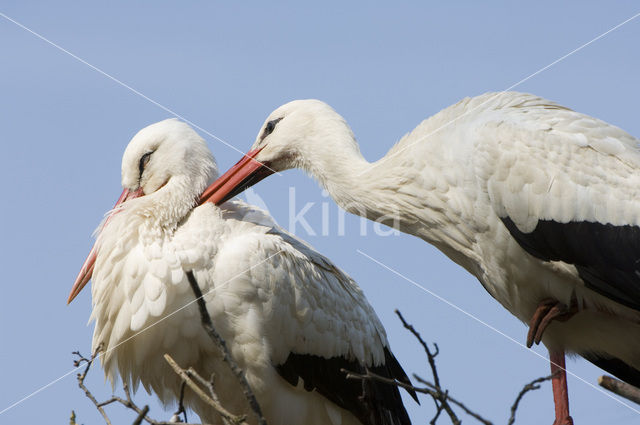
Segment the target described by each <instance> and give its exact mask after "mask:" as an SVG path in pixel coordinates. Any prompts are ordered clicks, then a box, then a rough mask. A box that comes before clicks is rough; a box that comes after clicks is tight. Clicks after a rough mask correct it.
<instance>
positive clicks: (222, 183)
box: [200, 148, 273, 205]
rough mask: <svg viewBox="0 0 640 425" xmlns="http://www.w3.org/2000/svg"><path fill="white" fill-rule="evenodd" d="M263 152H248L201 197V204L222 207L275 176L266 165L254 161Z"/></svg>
mask: <svg viewBox="0 0 640 425" xmlns="http://www.w3.org/2000/svg"><path fill="white" fill-rule="evenodd" d="M261 150H262V148H259V149H254V150H252V151H249V152H247V153H246V154H245V156H243V157H242V159H241V160H240V161H238V163H237V164H236V165H234V166H233V167H231V168H230V169H229V171H227V172H226V173H224V174H223V175H222V176H220V177H219V178H218V180H216V181H215V182H213V183H212V184H211V186H209V187H208V188H207V189H206V190H205V191H204V192H203V193H202V195H201V196H200V204H203V203H205V202H213V203H214V204H216V205H220V204H221V203H223V202H225V201H228V200H229V199H231V198H233V197H234V196H236V195H238V194H239V193H242V192H243V191H244V190H246V189H248V188H250V187H251V186H253V185H254V184H256V183H258V182H259V181H260V180H262V179H264V178H265V177H267V176H269V175H271V174H273V170H272V169H270V168H269V167H268V166H267V165H266V164H263V163H262V162H260V161H258V160H257V159H254V158H255V157H256V155H258V153H260V151H261Z"/></svg>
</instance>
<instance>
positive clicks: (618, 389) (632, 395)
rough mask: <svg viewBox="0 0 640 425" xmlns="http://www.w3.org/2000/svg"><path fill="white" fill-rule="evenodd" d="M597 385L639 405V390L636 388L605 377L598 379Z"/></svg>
mask: <svg viewBox="0 0 640 425" xmlns="http://www.w3.org/2000/svg"><path fill="white" fill-rule="evenodd" d="M598 384H599V385H600V386H601V387H603V388H606V389H607V390H609V391H611V392H612V393H614V394H617V395H619V396H621V397H624V398H626V399H627V400H631V401H633V402H634V403H637V404H640V388H638V387H634V386H633V385H631V384H627V383H626V382H623V381H621V380H619V379H616V378H614V377H611V376H606V375H603V376H601V377H599V378H598Z"/></svg>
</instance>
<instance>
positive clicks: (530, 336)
mask: <svg viewBox="0 0 640 425" xmlns="http://www.w3.org/2000/svg"><path fill="white" fill-rule="evenodd" d="M577 312H578V301H577V299H576V296H575V293H574V294H573V295H572V296H571V302H570V303H569V305H568V306H567V305H566V304H564V303H561V302H560V301H558V300H555V299H552V298H545V299H544V300H542V301H540V304H538V307H537V308H536V311H535V313H533V317H532V318H531V321H530V322H529V332H528V333H527V347H528V348H531V346H532V345H533V344H534V343H535V344H540V341H541V340H542V335H543V334H544V331H545V330H546V329H547V327H548V326H549V325H550V324H551V322H552V321H554V320H557V321H560V322H565V321H567V320H569V319H570V318H571V317H573V315H574V314H576V313H577ZM569 419H571V417H569ZM567 423H571V422H567ZM563 424H564V422H563Z"/></svg>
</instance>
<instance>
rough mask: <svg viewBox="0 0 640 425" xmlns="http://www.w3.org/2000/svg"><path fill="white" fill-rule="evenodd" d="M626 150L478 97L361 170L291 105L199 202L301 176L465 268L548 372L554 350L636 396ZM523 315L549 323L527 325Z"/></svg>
mask: <svg viewBox="0 0 640 425" xmlns="http://www.w3.org/2000/svg"><path fill="white" fill-rule="evenodd" d="M638 144H639V141H638V139H636V138H634V137H632V136H630V135H629V134H627V133H625V132H624V131H622V130H621V129H619V128H617V127H614V126H611V125H609V124H607V123H605V122H602V121H600V120H597V119H595V118H592V117H589V116H586V115H583V114H580V113H577V112H574V111H572V110H570V109H568V108H565V107H563V106H560V105H558V104H556V103H554V102H551V101H548V100H545V99H542V98H539V97H536V96H533V95H529V94H522V93H514V92H507V93H488V94H485V95H482V96H478V97H475V98H466V99H464V100H462V101H460V102H459V103H457V104H455V105H453V106H451V107H449V108H446V109H444V110H443V111H441V112H439V113H438V114H436V115H435V116H433V117H431V118H429V119H427V120H425V121H424V122H422V123H421V124H420V125H419V126H418V127H417V128H416V129H414V130H413V131H412V132H411V133H409V134H407V135H406V136H405V137H403V138H402V139H401V140H400V141H399V142H398V143H397V144H396V145H395V146H393V147H392V148H391V149H390V151H389V152H388V153H387V155H386V156H385V157H383V158H382V159H380V160H379V161H377V162H374V163H369V162H367V161H366V160H365V159H364V158H363V157H362V155H361V154H360V151H359V149H358V145H357V143H356V141H355V138H354V136H353V134H352V132H351V130H350V129H349V127H348V125H347V124H346V122H345V121H344V119H343V118H342V117H341V116H340V115H338V114H337V113H336V112H335V111H334V110H333V109H331V108H330V107H329V106H328V105H326V104H325V103H323V102H320V101H317V100H298V101H293V102H290V103H288V104H285V105H283V106H281V107H280V108H278V109H276V110H275V111H274V112H273V113H272V114H271V115H270V116H269V117H268V118H267V120H266V121H265V124H264V125H263V127H262V128H261V130H260V133H259V135H258V139H257V140H256V142H255V144H254V145H253V147H252V150H251V151H250V152H249V153H248V154H247V156H246V158H245V159H244V160H243V161H241V163H239V164H238V165H237V166H236V167H234V168H233V169H232V170H230V171H229V172H227V173H225V175H223V176H222V177H221V178H220V179H219V180H218V181H217V182H215V183H214V184H213V185H212V186H210V188H209V189H207V191H206V192H205V197H206V198H207V199H210V200H213V201H217V202H219V201H221V200H225V199H229V198H230V197H231V196H234V195H235V194H237V193H239V192H240V191H241V190H242V189H244V188H245V187H247V186H250V185H252V184H255V183H256V182H257V181H259V180H260V179H262V178H264V177H265V176H266V175H268V174H269V173H270V172H271V171H270V170H275V171H282V170H286V169H288V168H294V167H298V168H301V169H303V170H305V171H306V172H307V173H309V174H311V175H312V176H313V177H315V178H316V179H317V180H318V181H319V182H320V184H321V185H322V186H323V187H324V188H326V189H327V191H328V192H329V193H330V194H331V196H332V197H333V199H334V200H335V201H336V202H337V203H338V204H339V205H340V206H342V207H343V208H344V209H345V210H347V211H349V212H352V213H354V214H358V215H361V216H366V217H367V218H370V219H374V220H377V221H380V222H383V223H386V224H389V225H390V226H394V225H395V226H397V227H398V228H399V229H400V230H402V231H404V232H407V233H410V234H413V235H416V236H418V237H420V238H422V239H424V240H425V241H427V242H429V243H432V244H433V245H435V246H436V247H437V248H439V249H440V250H441V251H442V252H444V253H445V254H446V255H447V256H449V257H450V258H451V259H452V260H454V261H455V262H456V263H458V264H460V265H461V266H462V267H464V268H465V269H467V270H468V271H469V272H470V273H472V274H473V275H474V276H476V277H477V278H478V279H479V280H480V282H481V283H482V285H483V286H484V287H485V288H486V290H487V291H488V292H489V293H490V294H491V295H492V296H493V297H494V298H496V299H497V300H498V301H499V302H500V303H501V304H502V305H503V306H505V307H506V308H507V309H508V310H509V311H510V312H511V313H512V314H514V315H515V316H516V317H518V318H519V319H520V320H522V321H524V322H527V323H529V322H530V321H531V324H532V331H531V333H530V336H529V339H528V343H529V344H530V343H531V342H532V341H533V339H532V338H533V337H534V336H535V333H536V330H537V329H538V326H540V329H539V332H540V334H541V336H542V341H543V342H544V343H545V345H547V347H548V348H549V349H550V352H551V353H552V360H553V361H554V362H557V363H560V362H561V364H560V366H562V367H563V365H564V356H563V355H562V353H563V352H564V351H565V350H567V351H569V352H575V353H578V354H580V355H582V356H584V357H586V358H588V359H589V360H591V361H592V362H594V363H595V364H597V365H599V366H601V367H603V368H604V369H607V370H609V371H610V372H611V373H613V374H616V375H618V376H619V377H621V378H622V379H624V380H627V381H628V382H631V383H634V384H636V385H638V384H639V383H640V338H639V336H640V265H639V264H638V262H637V260H638V259H639V258H640V153H639V151H638ZM261 164H264V166H266V167H261V166H260V165H261ZM267 167H268V168H267ZM545 303H546V304H545ZM554 303H555V304H554ZM552 305H556V307H555V308H554V309H553V311H551V310H550V309H551V307H552ZM536 312H538V314H539V315H541V316H540V317H545V315H547V318H548V320H549V321H548V322H547V323H545V324H540V322H539V321H538V322H536V320H538V319H540V317H538V316H536V317H537V319H535V320H532V318H533V317H534V315H535V314H536ZM554 315H555V316H554ZM552 319H558V320H554V321H552ZM567 319H568V320H567ZM547 324H548V328H546V331H545V327H546V325H547ZM552 369H553V367H552ZM566 416H567V418H564V419H563V418H558V419H557V423H560V421H565V422H567V423H570V418H568V412H567V414H566ZM563 423H564V422H563Z"/></svg>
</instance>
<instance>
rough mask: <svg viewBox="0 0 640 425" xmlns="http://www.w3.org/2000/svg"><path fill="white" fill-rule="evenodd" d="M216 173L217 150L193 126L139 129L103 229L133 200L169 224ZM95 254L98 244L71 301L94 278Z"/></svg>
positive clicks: (173, 121) (124, 161) (162, 124)
mask: <svg viewBox="0 0 640 425" xmlns="http://www.w3.org/2000/svg"><path fill="white" fill-rule="evenodd" d="M217 175H218V170H217V167H216V163H215V159H214V158H213V155H211V152H210V151H209V149H208V148H207V145H206V143H205V141H204V140H203V139H202V138H201V137H200V136H199V135H198V134H197V133H196V132H195V131H194V130H193V129H192V128H191V127H189V126H188V125H187V124H185V123H183V122H181V121H178V120H176V119H168V120H164V121H160V122H158V123H155V124H151V125H150V126H148V127H145V128H143V129H142V130H140V131H139V132H138V133H137V134H136V135H135V136H134V137H133V139H131V142H129V145H128V146H127V148H126V149H125V152H124V155H123V157H122V187H123V189H124V190H123V191H122V195H120V198H119V199H118V201H117V202H116V204H115V206H114V208H113V209H112V210H111V213H110V214H109V215H108V216H107V218H106V220H105V221H104V224H103V225H102V227H101V228H100V230H99V232H102V230H103V229H104V228H105V227H106V226H107V224H108V223H109V220H111V218H112V217H113V216H114V215H115V214H118V213H119V212H121V211H122V210H123V209H129V208H130V207H134V205H133V204H134V203H136V206H142V207H144V208H145V209H146V210H149V209H152V210H153V209H155V210H156V211H155V212H156V213H157V214H156V216H157V217H162V218H164V222H165V223H168V222H172V223H175V222H177V221H178V220H180V219H182V218H183V217H184V215H186V213H188V211H190V210H191V209H192V208H193V207H194V206H195V205H196V204H197V200H198V196H199V195H200V194H201V193H202V191H203V190H204V188H205V187H207V184H209V183H210V182H211V181H212V180H213V179H214V178H216V177H217ZM140 197H144V201H143V200H142V199H141V200H139V201H138V200H136V201H135V202H131V203H129V202H128V201H131V200H132V199H135V198H140ZM125 203H126V204H125ZM98 237H99V235H98ZM96 258H97V249H96V246H95V245H94V247H93V248H92V249H91V252H89V256H88V257H87V259H86V260H85V262H84V264H83V265H82V268H81V269H80V273H79V274H78V277H77V278H76V281H75V283H74V285H73V288H72V289H71V293H70V294H69V298H68V300H67V303H70V302H71V301H72V300H73V299H74V298H75V297H76V296H77V295H78V294H79V293H80V291H81V290H82V288H83V287H84V286H85V285H86V284H87V282H89V279H91V276H92V274H93V268H94V265H95V262H96Z"/></svg>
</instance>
